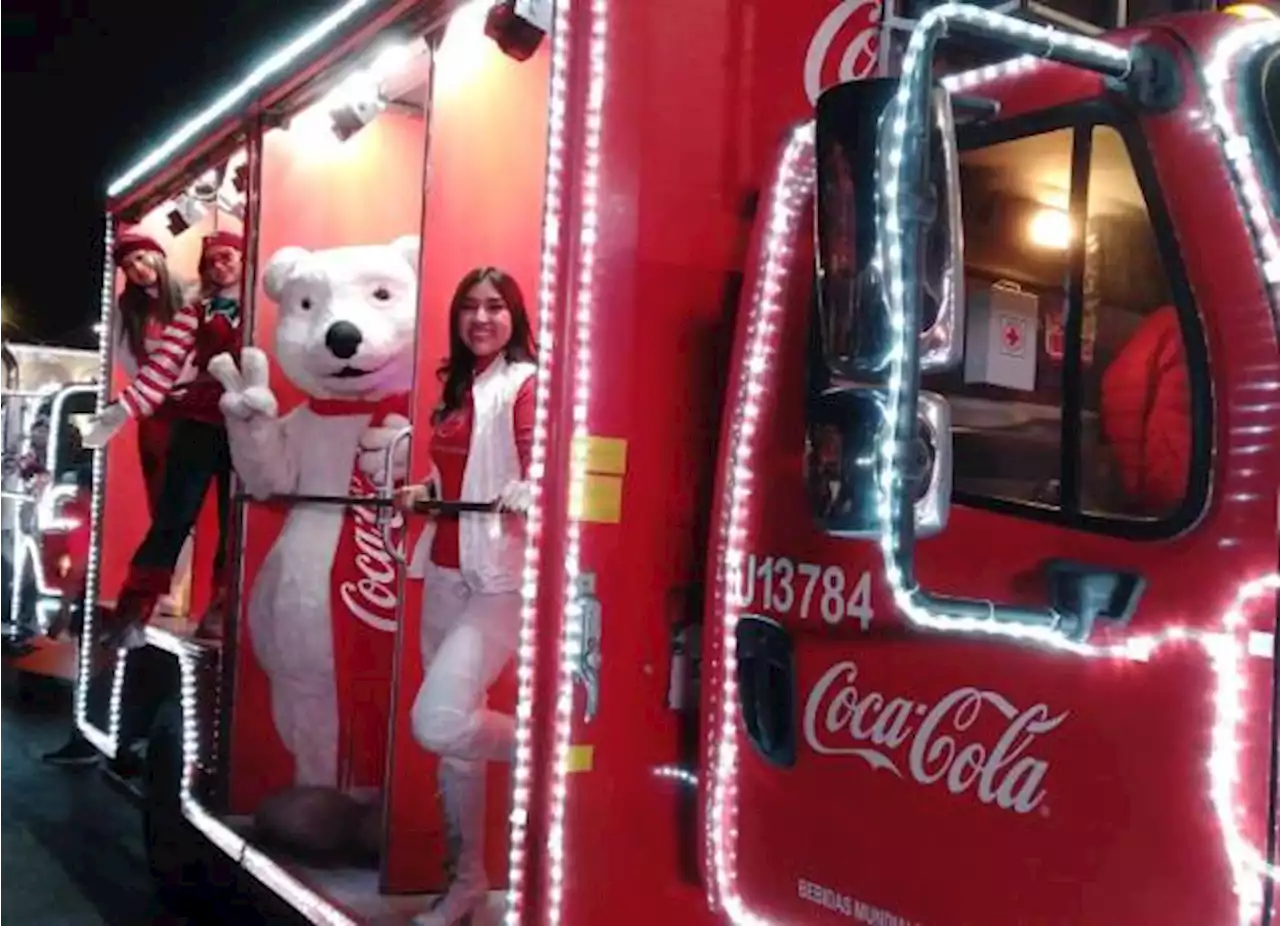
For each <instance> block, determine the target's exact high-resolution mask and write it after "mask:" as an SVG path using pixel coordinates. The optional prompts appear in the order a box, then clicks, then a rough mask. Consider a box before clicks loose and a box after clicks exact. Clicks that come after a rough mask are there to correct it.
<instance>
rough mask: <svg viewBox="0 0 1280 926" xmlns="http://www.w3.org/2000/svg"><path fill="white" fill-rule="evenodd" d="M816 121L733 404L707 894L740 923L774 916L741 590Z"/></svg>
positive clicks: (753, 314)
mask: <svg viewBox="0 0 1280 926" xmlns="http://www.w3.org/2000/svg"><path fill="white" fill-rule="evenodd" d="M813 145H814V124H813V123H812V122H808V123H805V124H804V125H802V126H799V127H798V128H796V129H794V130H793V131H792V133H791V136H790V138H789V139H788V141H787V144H786V146H785V148H784V149H783V152H782V156H781V160H780V164H779V166H778V168H777V170H776V173H775V176H774V178H773V182H772V184H771V186H770V194H769V211H768V213H767V215H766V223H767V224H766V228H767V232H766V234H765V240H764V247H763V252H764V255H763V261H762V263H763V269H762V270H761V272H760V273H759V275H758V276H757V278H756V281H755V287H754V290H753V291H752V296H751V309H750V315H749V316H748V322H747V341H746V344H745V345H744V349H745V358H746V359H745V363H744V365H743V367H742V370H743V372H742V373H740V374H739V380H738V384H737V395H736V396H735V401H734V403H733V404H732V406H730V405H729V404H728V403H726V405H725V407H726V408H730V407H732V408H735V409H737V416H736V419H735V421H734V426H733V428H732V431H731V435H730V450H729V454H728V462H727V464H725V465H723V466H722V468H721V473H720V476H721V479H722V480H723V483H724V485H725V493H726V498H725V501H724V505H723V508H722V509H721V513H720V518H719V521H720V543H719V544H718V545H717V549H718V550H721V551H723V552H722V553H721V555H719V556H718V557H717V559H718V560H719V562H717V564H716V581H717V583H718V584H719V592H718V595H719V598H720V600H721V601H722V602H723V614H724V619H723V621H722V628H721V629H722V633H721V652H720V660H721V670H720V671H721V672H722V673H723V674H722V678H721V685H720V695H719V699H718V701H713V703H714V704H715V706H716V708H717V709H718V712H719V717H718V718H716V717H714V715H713V719H712V722H711V723H710V724H709V727H710V730H709V733H710V735H711V736H712V737H713V739H712V743H713V745H712V756H713V760H714V768H713V775H712V777H711V786H710V801H709V805H710V806H709V809H708V813H707V820H708V822H707V827H706V829H707V832H706V833H705V838H706V847H707V852H708V855H709V856H710V858H711V859H712V865H711V875H712V876H711V878H709V879H708V884H707V886H706V887H707V900H708V903H709V905H710V907H711V908H712V909H715V908H717V907H719V908H721V909H723V910H724V911H725V913H727V914H728V915H729V917H730V918H731V919H732V920H733V921H734V922H735V923H750V924H752V926H762V924H765V923H767V922H768V921H767V920H763V919H761V918H760V917H758V916H756V915H755V914H752V913H751V912H750V911H748V910H747V909H746V908H745V906H744V904H743V902H742V899H741V897H740V895H739V894H738V892H737V888H736V886H735V882H736V880H737V863H736V853H737V838H738V833H737V826H736V822H734V821H735V818H736V814H737V806H736V798H737V763H738V730H737V722H736V721H737V711H736V709H735V707H734V705H736V704H737V698H738V683H737V664H738V658H737V653H736V649H735V646H734V633H735V630H736V627H737V623H738V590H739V589H740V587H741V585H740V582H739V578H740V573H741V569H742V561H743V558H744V555H745V550H744V541H745V539H746V535H747V530H746V520H747V508H748V505H749V501H750V496H751V494H752V489H751V482H752V479H753V477H754V473H753V472H752V469H751V460H752V456H753V454H754V450H755V447H754V444H755V441H754V438H755V436H756V428H757V418H758V417H759V414H760V399H761V396H762V395H763V394H764V393H765V391H766V374H767V373H768V372H769V368H770V355H771V354H772V353H773V343H772V342H773V338H772V335H773V334H774V332H775V330H776V323H775V321H774V320H775V319H776V318H777V317H778V316H779V315H781V314H782V311H783V309H782V305H781V304H780V302H779V296H780V295H781V293H782V290H783V284H784V283H785V281H786V278H787V276H788V273H789V267H788V266H787V263H786V259H787V257H788V256H789V254H790V250H791V249H790V247H789V242H790V241H791V240H792V238H793V237H794V235H795V234H796V232H797V231H798V229H799V223H800V219H801V216H802V215H803V212H804V206H805V202H806V200H807V198H808V197H809V196H811V195H812V192H813V186H814V184H813V165H812V161H813Z"/></svg>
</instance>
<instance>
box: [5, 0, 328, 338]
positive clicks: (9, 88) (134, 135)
mask: <svg viewBox="0 0 1280 926" xmlns="http://www.w3.org/2000/svg"><path fill="white" fill-rule="evenodd" d="M337 5H338V0H182V2H177V3H174V2H163V0H159V2H157V0H110V2H109V0H96V2H95V0H17V2H13V0H5V3H4V6H3V13H4V37H3V43H4V44H3V53H4V90H3V103H4V128H5V129H6V131H5V132H4V139H5V142H6V144H5V145H4V150H3V157H2V158H0V163H2V165H3V166H2V167H0V170H3V177H2V178H0V179H2V180H3V185H4V189H5V190H7V191H8V195H9V198H8V199H7V200H5V203H6V205H5V210H4V227H3V233H4V234H3V236H2V237H0V248H2V251H0V261H2V263H0V266H2V267H3V278H2V280H0V283H2V285H3V295H4V304H5V318H6V324H5V328H4V336H5V340H9V339H10V338H12V339H13V340H15V341H41V342H46V343H55V344H56V343H62V344H75V345H80V346H94V345H96V343H97V337H96V336H95V335H94V334H93V331H92V326H93V324H94V322H96V321H97V315H98V302H99V291H100V289H101V276H100V274H101V266H102V226H103V208H104V203H105V199H106V188H107V184H108V183H109V182H110V180H111V179H113V178H114V177H116V176H118V175H120V174H121V173H123V172H124V171H125V170H126V169H127V168H128V167H129V166H130V165H131V164H132V163H133V162H134V161H136V160H137V159H139V158H140V157H142V156H143V155H144V154H145V153H146V151H147V150H148V149H149V148H150V147H152V146H154V145H155V144H157V143H159V142H160V141H161V140H163V139H164V137H165V136H166V135H167V134H168V133H169V132H170V131H172V130H173V129H175V128H177V126H179V125H180V124H181V122H182V121H183V120H184V119H185V118H187V117H190V116H192V115H194V114H195V113H197V112H199V110H200V109H202V108H203V107H204V106H206V105H207V104H208V103H210V102H212V101H213V100H214V99H215V98H216V97H217V96H218V95H219V94H220V93H221V92H222V91H223V90H225V89H226V88H228V87H230V86H231V85H233V84H235V83H236V82H237V80H238V79H239V78H241V77H242V76H243V75H244V74H245V73H247V72H248V71H249V70H250V69H251V68H252V67H253V66H254V65H255V64H256V63H257V61H258V60H259V59H260V58H262V57H265V56H266V55H268V54H270V53H271V51H273V50H274V48H275V47H277V46H278V45H281V44H283V43H284V42H287V41H289V39H291V38H292V37H293V36H294V35H295V34H296V33H297V32H299V31H301V30H302V29H305V28H306V27H307V25H309V23H310V21H311V20H312V19H313V18H315V17H316V16H318V15H322V14H323V13H325V12H327V11H329V10H331V9H333V8H334V7H335V6H337Z"/></svg>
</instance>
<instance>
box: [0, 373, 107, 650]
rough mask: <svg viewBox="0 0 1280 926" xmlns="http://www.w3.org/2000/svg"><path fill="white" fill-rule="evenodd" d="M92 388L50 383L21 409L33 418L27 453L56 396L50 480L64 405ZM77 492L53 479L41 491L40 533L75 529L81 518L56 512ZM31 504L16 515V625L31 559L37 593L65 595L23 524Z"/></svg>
mask: <svg viewBox="0 0 1280 926" xmlns="http://www.w3.org/2000/svg"><path fill="white" fill-rule="evenodd" d="M92 389H96V387H95V386H89V385H83V384H73V385H68V386H57V385H50V386H46V387H44V388H42V389H39V390H37V391H36V394H35V395H34V396H33V398H34V399H35V401H34V402H33V403H31V404H30V405H29V406H28V407H26V408H24V409H22V410H21V412H26V416H27V417H28V418H29V421H28V422H27V423H25V424H24V426H23V438H22V444H21V452H22V453H23V454H26V453H28V452H29V451H30V449H31V425H32V424H34V423H35V417H36V414H37V413H38V412H39V409H40V405H41V403H43V402H44V400H45V398H47V397H48V396H50V395H52V396H54V399H53V403H52V405H51V406H50V408H49V425H50V428H49V444H48V446H47V447H46V448H45V454H44V456H45V464H44V468H45V471H46V472H47V473H48V474H49V478H50V480H52V479H54V478H55V477H56V475H57V472H58V438H57V435H56V433H55V428H54V423H55V422H58V421H61V420H62V407H63V405H64V404H66V401H67V398H68V397H69V396H70V395H71V394H73V393H81V392H88V391H90V390H92ZM21 412H20V414H21ZM77 491H78V489H77V488H76V487H74V486H67V485H60V484H58V483H55V482H52V481H50V483H49V484H48V485H47V486H45V488H44V489H43V490H41V492H40V495H39V497H38V498H37V499H36V500H35V502H34V505H35V521H36V533H37V534H42V533H45V532H50V531H53V532H61V531H69V530H75V529H76V528H77V527H79V526H80V520H79V519H78V518H69V517H64V516H61V515H56V514H54V512H55V511H56V510H57V506H56V502H57V501H58V500H60V499H63V498H68V497H72V498H73V497H75V495H76V493H77ZM29 504H32V503H31V502H28V501H18V502H15V507H16V510H15V511H14V515H13V528H12V530H13V560H12V562H13V585H12V587H11V588H10V589H9V615H10V619H11V620H12V621H13V622H14V623H15V624H16V623H17V621H18V618H19V615H21V614H22V598H23V592H24V587H25V585H26V583H25V582H24V581H23V578H24V577H23V573H24V572H25V569H26V565H27V562H28V561H30V563H31V573H32V577H33V578H34V580H35V585H36V593H37V595H38V596H39V597H40V598H56V599H59V600H61V598H62V589H59V588H54V587H52V586H51V585H49V583H48V582H47V581H46V579H45V574H44V560H43V558H42V556H41V555H40V553H41V550H40V544H39V543H37V542H36V538H35V536H33V535H32V534H29V533H27V531H26V529H25V528H24V527H23V526H22V513H23V507H24V506H26V505H29ZM35 608H36V622H37V624H39V626H40V629H41V631H42V632H43V631H45V630H47V629H48V627H49V624H48V621H47V620H42V619H41V617H40V613H41V602H40V601H39V599H37V601H36V603H35Z"/></svg>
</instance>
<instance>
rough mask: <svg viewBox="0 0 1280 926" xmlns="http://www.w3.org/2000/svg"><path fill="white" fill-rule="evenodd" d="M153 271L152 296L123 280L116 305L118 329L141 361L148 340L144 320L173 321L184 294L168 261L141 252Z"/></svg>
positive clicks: (185, 289) (185, 291)
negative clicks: (153, 286) (118, 321)
mask: <svg viewBox="0 0 1280 926" xmlns="http://www.w3.org/2000/svg"><path fill="white" fill-rule="evenodd" d="M142 257H143V260H146V261H147V262H148V263H150V265H151V267H152V269H154V270H155V272H156V292H157V293H158V295H156V296H154V297H153V296H151V295H150V294H149V293H148V292H147V291H146V290H145V289H143V288H142V287H141V286H137V285H135V284H134V283H132V282H128V281H126V282H125V284H124V292H122V293H121V294H120V301H119V302H118V303H117V307H118V308H119V310H120V331H121V334H122V337H123V340H124V342H125V344H127V345H128V346H129V351H130V352H131V353H132V354H133V356H134V357H135V358H137V360H138V362H139V363H141V362H142V359H143V353H144V352H145V348H146V341H147V322H149V321H151V320H152V319H154V320H155V321H158V322H159V323H160V324H162V325H167V324H169V322H171V321H173V317H174V316H175V315H177V314H178V310H179V309H181V308H182V306H183V304H184V303H185V302H186V298H187V295H188V294H187V287H185V286H184V285H183V284H182V281H180V280H178V279H175V278H174V277H173V276H172V275H170V273H169V265H168V263H166V262H165V259H164V258H163V257H161V256H160V255H159V254H150V253H148V254H144V255H142Z"/></svg>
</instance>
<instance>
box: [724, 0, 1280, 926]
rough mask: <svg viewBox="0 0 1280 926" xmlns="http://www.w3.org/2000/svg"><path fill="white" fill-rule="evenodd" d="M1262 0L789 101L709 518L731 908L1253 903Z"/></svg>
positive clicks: (1260, 685)
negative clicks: (1258, 4)
mask: <svg viewBox="0 0 1280 926" xmlns="http://www.w3.org/2000/svg"><path fill="white" fill-rule="evenodd" d="M944 24H945V25H944ZM930 26H932V28H934V29H935V30H938V29H942V30H946V31H950V32H953V33H956V34H967V35H975V34H976V35H979V36H981V37H983V38H986V39H992V38H994V39H996V40H1000V41H1008V42H1009V43H1010V44H1012V45H1013V46H1014V47H1015V48H1022V49H1023V50H1028V51H1033V50H1039V51H1040V52H1041V53H1044V51H1045V50H1046V46H1044V45H1042V44H1039V43H1040V41H1041V40H1040V37H1039V36H1038V35H1037V34H1036V30H1034V29H1030V28H1026V27H1022V26H1019V25H1017V24H1016V23H1015V24H1010V21H1007V20H999V19H997V18H995V17H990V16H988V15H987V14H985V13H981V12H977V11H974V10H973V9H972V8H956V7H942V8H939V10H937V11H934V12H933V13H931V14H929V15H927V16H926V18H925V21H924V23H922V26H921V27H920V29H918V30H917V35H916V38H917V40H919V39H920V35H921V33H922V32H924V33H927V32H928V27H930ZM1249 29H1250V30H1256V31H1247V30H1246V29H1245V28H1244V27H1242V26H1241V25H1240V24H1239V23H1238V22H1237V21H1236V20H1234V19H1233V18H1231V17H1228V16H1221V15H1216V16H1202V17H1182V18H1177V19H1170V20H1167V21H1162V22H1158V23H1151V24H1146V25H1144V26H1143V27H1142V28H1138V29H1132V30H1129V31H1127V32H1124V33H1120V34H1116V35H1108V36H1106V37H1105V39H1106V41H1105V44H1098V45H1097V46H1096V47H1095V46H1093V45H1091V44H1090V43H1089V41H1088V40H1075V44H1072V41H1070V40H1067V41H1064V42H1063V44H1062V45H1059V46H1058V47H1057V48H1053V49H1047V50H1048V51H1049V53H1050V54H1053V55H1055V56H1059V55H1062V54H1066V55H1068V56H1069V55H1071V54H1075V53H1077V52H1078V53H1079V54H1080V55H1081V56H1082V58H1087V57H1088V56H1089V55H1094V56H1095V57H1094V58H1093V59H1092V61H1091V62H1089V63H1087V64H1086V63H1085V62H1084V61H1082V60H1081V59H1077V60H1076V62H1075V63H1076V65H1077V66H1071V65H1070V64H1067V63H1035V62H1033V61H1032V60H1027V59H1024V60H1020V61H1014V62H1012V63H1011V64H1009V65H1006V66H1004V67H996V68H990V69H987V70H986V71H979V72H975V73H969V74H966V75H964V76H952V77H949V78H946V79H945V80H944V81H943V85H944V86H948V87H949V88H950V89H951V91H952V92H951V94H949V95H944V96H942V97H940V98H939V100H940V102H938V104H937V106H931V105H929V103H930V97H929V95H928V94H925V93H924V91H922V90H921V89H920V87H922V86H926V87H932V86H933V85H932V83H928V82H927V80H928V78H927V74H928V72H927V71H925V72H924V73H925V74H926V76H925V77H921V76H920V73H921V72H920V71H919V70H918V69H919V68H922V67H924V65H917V70H915V71H912V70H911V69H910V67H908V69H907V72H906V73H905V74H904V76H903V77H902V78H901V79H900V80H898V81H894V82H891V83H890V84H889V86H887V87H877V86H876V84H875V82H871V83H866V84H861V85H855V84H845V85H842V86H840V87H837V88H835V89H833V90H831V91H829V92H828V93H827V94H826V96H825V97H824V98H823V99H822V100H820V101H819V104H818V118H817V124H816V131H815V129H814V127H812V126H808V127H805V128H802V129H799V130H797V132H796V134H795V135H794V136H793V138H792V140H791V143H790V145H789V146H788V148H787V152H786V155H785V157H784V160H783V163H782V165H781V167H780V169H779V174H778V176H777V178H776V180H775V185H774V188H773V191H772V193H771V200H770V209H771V210H772V211H771V214H770V217H769V219H767V220H766V222H765V223H764V225H765V226H766V228H767V229H768V231H766V233H765V234H763V235H762V236H760V238H759V240H758V243H757V251H756V258H755V267H756V271H755V273H756V276H755V279H754V281H749V282H748V287H747V289H748V291H749V292H751V293H752V297H751V299H750V300H749V301H748V303H747V305H746V306H745V307H744V309H743V311H742V313H741V315H740V317H739V327H738V336H737V341H736V345H735V356H736V358H737V364H736V372H735V375H734V378H733V382H732V383H731V386H730V393H729V398H728V400H727V402H726V414H725V421H724V428H725V430H724V432H723V438H722V442H723V443H722V450H721V469H720V473H721V477H720V494H719V511H718V515H717V518H716V521H715V522H714V525H715V527H716V528H717V530H716V532H715V533H713V543H714V545H713V557H712V570H713V574H714V575H716V576H717V578H718V580H719V591H718V594H717V595H716V596H715V598H714V599H713V600H712V601H711V603H710V608H709V611H708V633H707V636H708V641H709V650H708V659H709V662H708V668H709V670H710V671H709V682H710V684H709V685H708V688H707V692H706V695H705V700H704V722H705V726H706V728H707V730H708V733H709V740H710V745H709V747H708V750H707V753H706V757H705V764H704V769H703V778H702V780H701V789H702V794H703V808H704V816H705V820H706V825H707V829H708V834H709V837H708V840H707V843H706V847H705V855H704V862H705V870H706V874H707V877H708V880H709V882H710V883H711V884H712V885H713V886H714V891H715V895H716V896H717V898H718V900H719V902H720V904H721V905H722V906H723V908H724V909H725V910H726V911H728V912H729V913H730V914H731V916H732V918H733V919H734V920H735V921H737V922H747V921H754V922H812V923H818V922H838V921H840V920H842V919H845V918H849V917H852V918H853V919H854V920H855V921H858V922H892V923H913V924H914V923H920V924H924V923H928V924H941V923H952V924H961V923H973V922H1002V923H1038V924H1048V923H1090V924H1109V923H1115V924H1133V923H1166V924H1173V923H1186V924H1203V923H1227V922H1251V923H1252V922H1271V917H1272V916H1273V915H1274V903H1275V900H1274V897H1273V881H1272V877H1271V876H1272V875H1273V873H1274V868H1273V867H1272V866H1273V865H1274V851H1275V838H1274V837H1275V819H1276V817H1275V813H1276V798H1277V790H1276V781H1275V762H1274V758H1275V755H1276V745H1277V743H1276V739H1275V732H1274V730H1275V728H1274V709H1273V698H1274V691H1275V690H1276V689H1275V682H1276V675H1275V635H1274V634H1275V615H1276V596H1275V572H1276V536H1277V526H1278V525H1277V494H1276V487H1277V484H1278V481H1280V443H1278V442H1277V437H1276V435H1277V429H1278V428H1280V405H1276V404H1275V403H1274V401H1272V400H1271V399H1270V398H1269V397H1271V396H1273V395H1274V390H1275V389H1276V384H1277V382H1278V380H1277V373H1278V372H1280V353H1278V351H1277V347H1278V345H1277V330H1276V318H1277V314H1276V312H1277V309H1278V308H1280V261H1278V260H1277V258H1278V257H1280V249H1278V248H1277V244H1276V240H1277V239H1276V235H1277V229H1278V226H1277V213H1278V210H1277V205H1280V203H1278V200H1277V196H1278V195H1280V194H1277V192H1276V191H1277V189H1278V188H1277V186H1276V184H1275V179H1276V176H1277V170H1278V169H1280V149H1278V148H1277V145H1276V137H1275V135H1274V119H1275V115H1274V113H1275V111H1276V107H1277V96H1276V84H1275V76H1274V71H1275V62H1276V60H1277V48H1278V47H1280V46H1277V44H1276V43H1277V29H1276V28H1275V25H1274V23H1272V24H1270V25H1266V26H1264V25H1258V26H1256V27H1255V26H1250V27H1249ZM930 40H931V41H932V37H930ZM1064 46H1067V47H1065V50H1064ZM919 47H920V49H922V50H921V51H920V55H919V56H918V57H917V58H916V59H914V60H916V61H919V60H922V59H923V60H927V59H928V57H929V55H928V52H929V51H931V49H930V47H929V44H928V43H922V44H921V45H920V46H919ZM911 56H912V53H911V52H910V51H908V53H907V57H908V61H909V62H910V61H911V60H912V58H911ZM1059 60H1062V58H1061V57H1059ZM1068 60H1069V59H1068ZM1117 62H1119V66H1118V67H1117ZM1081 65H1083V66H1081ZM1137 68H1149V74H1148V77H1147V78H1146V79H1143V78H1141V76H1140V75H1139V74H1138V73H1137V71H1136V69H1137ZM1124 69H1128V70H1127V71H1126V73H1125V74H1124V75H1118V73H1117V72H1118V70H1124ZM1108 70H1110V71H1111V73H1110V74H1108V73H1107V71H1108ZM913 79H914V80H917V81H925V82H924V83H921V84H919V85H916V86H913V85H912V84H911V81H912V80H913ZM904 99H906V100H908V101H909V102H908V103H904V102H903V100H904ZM922 100H923V102H922ZM909 106H914V107H916V108H915V109H910V108H907V107H909ZM922 114H929V115H930V116H933V115H936V122H935V123H934V126H933V127H931V126H930V124H929V122H928V120H927V119H926V118H925V117H924V116H922ZM1268 114H1269V115H1268ZM1269 120H1270V122H1269ZM921 126H923V128H921ZM895 133H896V134H895ZM913 133H916V134H915V138H916V141H915V142H912V137H913ZM815 135H816V151H815ZM925 137H929V138H931V139H932V142H931V145H930V146H929V148H926V146H925V145H923V144H922V143H921V142H920V139H921V138H925ZM904 139H905V140H904ZM913 144H914V146H915V147H914V149H913V148H912V145H913ZM925 150H928V151H929V155H928V157H929V160H928V161H927V162H925V159H924V157H922V156H921V152H922V151H925ZM913 151H914V152H915V154H914V155H913V154H912V152H913ZM913 157H914V160H913ZM922 162H925V164H926V166H925V167H924V168H921V167H920V165H921V163H922ZM904 164H905V165H907V166H903V165H904ZM815 165H816V178H817V179H816V185H817V195H816V202H817V207H816V208H817V216H816V220H817V224H816V227H817V230H818V234H817V239H818V246H817V262H816V263H817V267H818V278H817V282H816V284H815V279H814V275H813V273H812V271H811V269H810V268H812V267H813V266H814V255H813V246H812V244H811V243H810V242H811V240H812V237H813V235H812V231H811V230H812V229H813V228H814V227H815V226H814V213H813V210H814V208H815V207H814V200H815V197H814V172H815ZM912 165H914V166H915V168H916V169H928V168H929V167H932V168H933V171H932V173H931V174H928V175H926V176H931V177H932V178H933V182H932V183H931V184H926V185H919V181H918V178H916V177H913V175H912V174H911V173H910V170H911V167H912ZM913 184H915V185H914V186H913ZM922 191H923V192H922ZM913 194H914V196H915V199H912V198H911V196H912V195H913ZM929 200H931V202H928V203H927V206H926V207H925V208H924V209H922V210H920V211H919V212H918V213H916V214H915V216H914V218H915V219H918V220H919V222H920V225H921V226H923V230H922V231H920V232H916V233H912V232H910V230H909V228H908V226H909V224H910V223H911V222H912V220H913V214H912V211H911V210H912V208H913V203H914V204H919V203H922V202H926V201H929ZM931 210H932V211H933V214H934V215H936V219H935V220H934V221H933V223H932V226H930V222H929V218H928V217H927V216H928V215H929V213H930V211H931ZM939 230H940V231H939ZM808 325H815V326H817V328H818V329H819V332H820V337H819V338H817V339H816V342H815V340H811V339H809V338H807V337H806V326H808ZM915 331H922V332H923V333H922V334H921V336H920V338H919V340H918V341H916V339H915V338H914V336H913V335H911V334H905V335H904V334H902V332H907V333H913V332H915ZM1171 384H1172V385H1171ZM833 446H834V448H835V449H834V450H832V449H831V448H832V447H833ZM806 447H807V448H808V450H807V451H806V449H805V448H806ZM833 458H834V459H837V460H838V463H836V464H834V466H833V464H832V462H831V461H832V459H833ZM1169 485H1173V486H1174V489H1175V490H1174V491H1170V490H1168V489H1167V486H1169ZM1160 486H1164V487H1166V488H1165V489H1163V490H1161V489H1160V488H1159V487H1160ZM815 487H816V491H815ZM952 502H954V507H952V504H951V503H952ZM806 506H808V507H810V508H811V509H812V513H813V516H812V517H807V518H801V517H797V511H798V510H800V509H802V508H804V507H806Z"/></svg>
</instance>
